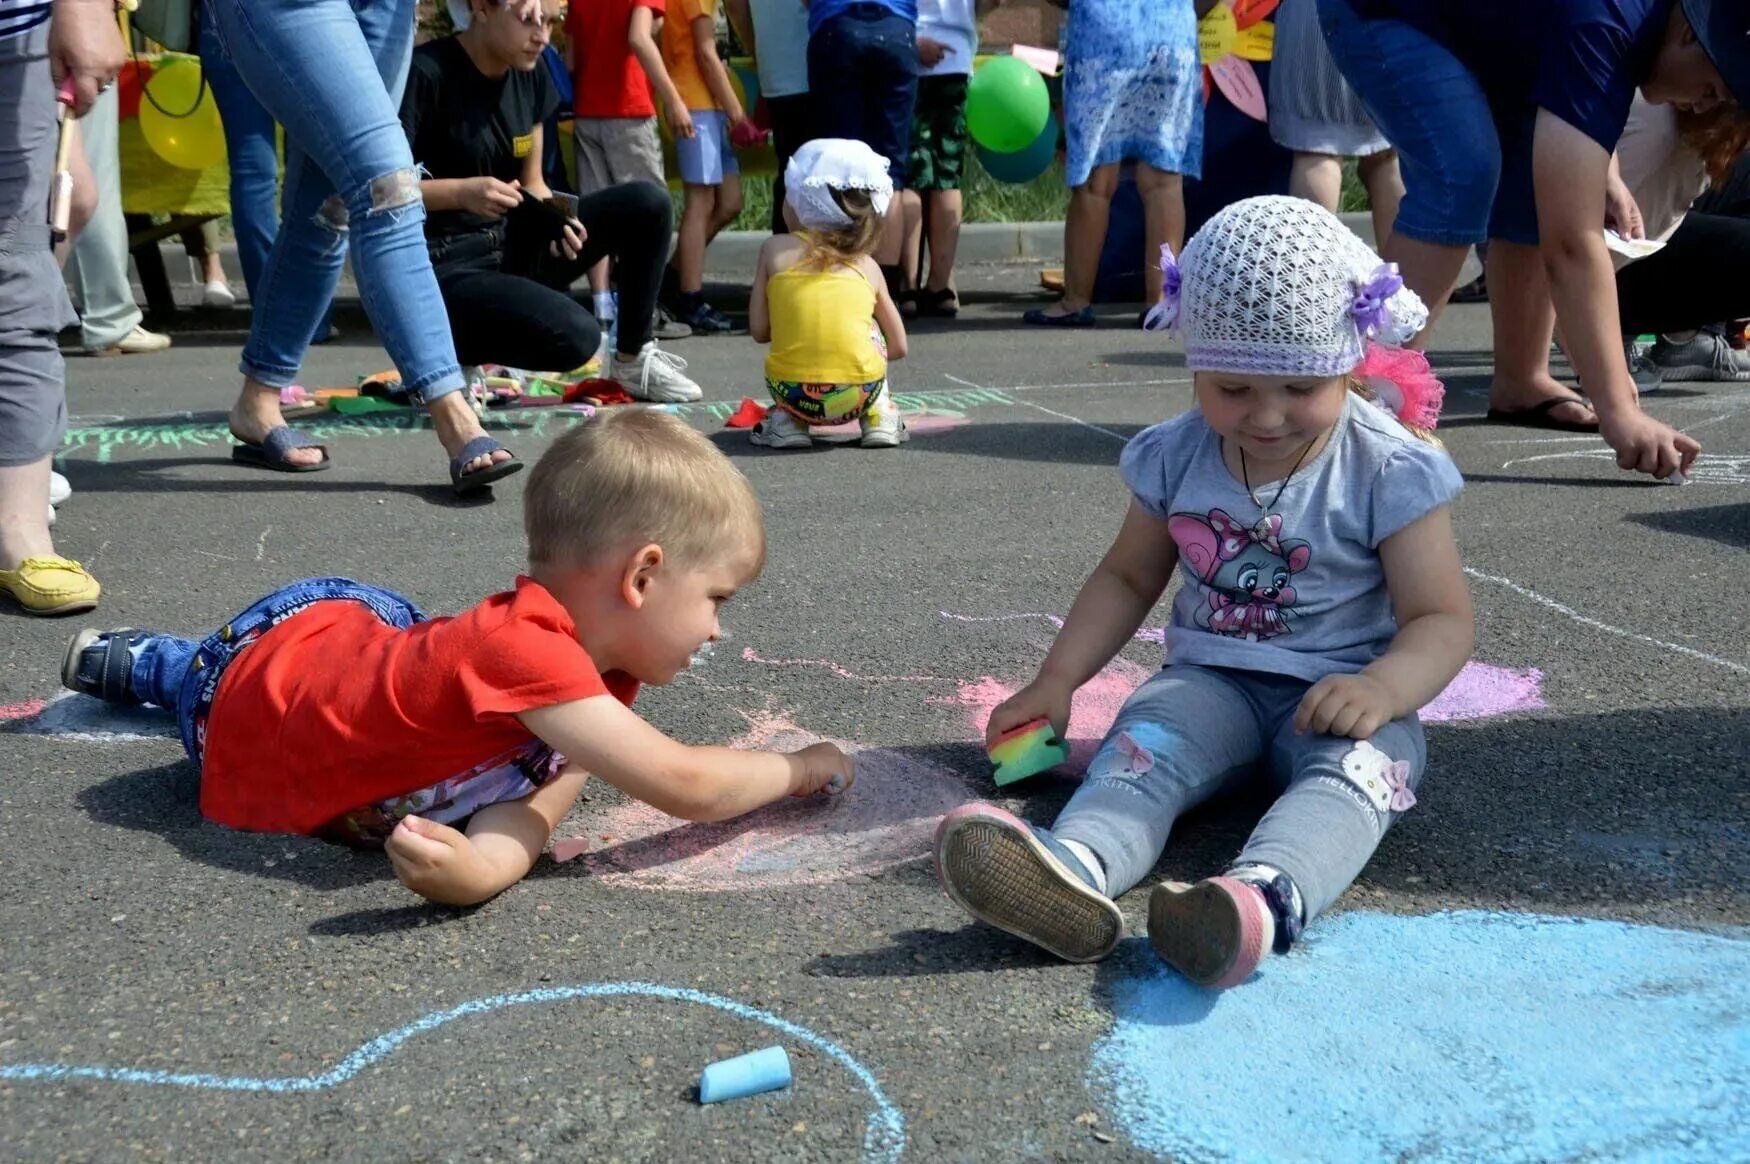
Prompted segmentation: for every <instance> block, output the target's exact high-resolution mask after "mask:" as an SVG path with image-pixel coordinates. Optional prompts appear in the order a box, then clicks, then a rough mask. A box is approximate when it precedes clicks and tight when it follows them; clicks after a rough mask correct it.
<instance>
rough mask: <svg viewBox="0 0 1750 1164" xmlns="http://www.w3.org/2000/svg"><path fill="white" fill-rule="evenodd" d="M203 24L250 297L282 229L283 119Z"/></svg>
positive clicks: (205, 68)
mask: <svg viewBox="0 0 1750 1164" xmlns="http://www.w3.org/2000/svg"><path fill="white" fill-rule="evenodd" d="M200 23H201V28H200V56H201V71H202V72H204V73H205V74H206V77H207V85H208V86H209V87H210V88H211V89H212V91H213V102H214V103H215V104H216V105H218V107H219V120H220V122H221V123H222V124H223V125H224V127H225V154H226V156H227V157H228V158H229V159H230V164H231V228H232V230H233V231H234V232H235V233H236V236H237V261H238V262H240V263H242V264H243V285H244V286H245V287H248V288H249V301H250V303H252V304H253V303H254V302H256V296H257V295H258V294H260V290H261V272H262V270H263V268H265V267H266V266H267V256H268V253H269V252H270V251H272V250H273V240H274V236H275V235H276V234H278V233H279V222H280V211H279V194H280V153H279V143H278V141H277V132H276V131H277V130H278V128H279V123H278V122H276V121H275V120H274V119H273V117H272V115H270V114H269V113H268V111H267V110H265V109H263V108H262V107H261V102H259V101H257V100H256V99H255V94H254V93H251V92H250V91H249V86H248V85H247V84H245V83H244V80H243V74H241V73H239V72H238V71H237V66H236V65H234V64H232V63H231V58H230V57H228V56H226V55H225V48H224V46H223V45H221V44H220V43H219V34H218V32H217V31H216V30H215V29H214V27H213V24H214V21H213V18H212V16H211V15H208V14H203V16H202V19H201V22H200ZM332 314H333V305H332V304H330V306H329V310H328V311H325V312H323V314H322V319H321V321H320V322H319V323H317V325H316V331H315V333H314V338H318V339H319V338H321V337H323V336H326V335H327V334H328V326H329V316H330V315H332Z"/></svg>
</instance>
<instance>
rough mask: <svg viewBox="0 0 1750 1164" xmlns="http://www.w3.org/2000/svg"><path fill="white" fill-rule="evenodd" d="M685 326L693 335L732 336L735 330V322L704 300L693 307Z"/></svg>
mask: <svg viewBox="0 0 1750 1164" xmlns="http://www.w3.org/2000/svg"><path fill="white" fill-rule="evenodd" d="M685 322H686V325H687V326H688V327H690V328H692V329H693V334H694V335H732V334H734V333H735V332H736V331H737V330H745V329H737V327H736V325H735V322H734V321H733V320H731V319H730V318H729V317H728V316H727V315H724V314H723V313H722V312H721V311H718V310H717V309H716V308H715V307H712V306H711V305H710V304H709V303H706V302H705V301H704V300H702V299H701V300H700V301H699V302H698V303H696V304H694V305H693V309H692V311H691V313H690V314H688V315H687V317H686V320H685Z"/></svg>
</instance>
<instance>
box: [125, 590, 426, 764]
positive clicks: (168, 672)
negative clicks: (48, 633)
mask: <svg viewBox="0 0 1750 1164" xmlns="http://www.w3.org/2000/svg"><path fill="white" fill-rule="evenodd" d="M336 600H345V601H352V602H362V603H364V604H365V605H366V606H368V607H370V609H371V611H372V613H374V614H375V615H376V616H377V617H378V618H380V619H382V620H383V621H384V622H386V623H388V624H389V625H390V626H394V627H402V628H406V627H410V626H412V625H413V624H414V623H416V622H423V621H425V614H424V613H423V612H422V611H421V610H420V609H419V608H418V607H417V606H415V605H413V603H412V602H409V601H408V600H407V599H405V598H403V597H401V595H399V594H396V593H395V592H394V591H392V590H384V589H382V588H380V587H377V586H367V585H365V584H364V583H362V582H354V581H353V580H352V579H350V578H308V579H305V580H304V581H302V582H293V583H292V584H291V585H289V586H282V587H280V589H278V590H276V591H274V592H273V593H272V594H269V595H268V596H267V597H265V598H263V599H260V600H259V601H257V602H256V603H255V604H254V605H252V606H250V607H249V609H247V610H245V611H244V612H243V613H242V614H239V615H238V616H237V617H236V618H234V619H232V620H231V621H230V622H228V623H226V624H225V625H224V626H223V627H221V628H220V629H219V630H218V631H216V632H214V633H213V634H210V635H208V636H207V637H206V638H205V639H203V640H202V641H200V642H198V643H197V642H195V641H194V640H192V639H184V638H178V637H177V636H175V635H152V636H151V637H149V638H146V639H142V640H141V641H139V642H137V643H135V644H134V645H133V648H132V655H133V669H132V671H131V672H130V673H129V678H130V681H131V682H132V684H133V688H134V694H135V695H137V696H139V697H140V698H141V699H142V700H144V701H145V702H147V703H151V704H156V705H157V706H159V707H162V708H164V709H166V710H168V711H173V712H175V713H176V726H177V730H178V731H179V732H180V734H181V736H182V746H183V749H184V750H185V751H187V752H188V757H189V759H191V760H193V761H194V762H195V765H196V766H197V767H198V766H199V765H200V762H201V755H202V753H203V751H204V750H205V743H206V735H207V732H206V725H207V716H208V714H209V713H210V712H211V711H212V707H213V696H214V695H215V694H216V693H217V691H218V687H219V680H220V679H221V678H222V677H223V676H224V674H225V668H226V667H228V666H229V665H230V663H231V660H232V659H233V658H235V657H236V655H237V653H238V652H239V651H241V650H242V649H243V648H244V647H247V646H248V645H250V644H251V643H253V642H254V641H255V640H256V639H258V638H260V637H261V636H262V635H264V634H266V633H267V631H268V630H269V629H271V628H272V627H273V626H275V625H276V624H278V623H280V622H283V621H284V620H286V619H288V618H290V617H291V616H292V615H294V614H297V613H298V612H299V611H302V610H305V609H307V608H308V607H310V606H311V605H312V604H313V603H317V602H331V601H336Z"/></svg>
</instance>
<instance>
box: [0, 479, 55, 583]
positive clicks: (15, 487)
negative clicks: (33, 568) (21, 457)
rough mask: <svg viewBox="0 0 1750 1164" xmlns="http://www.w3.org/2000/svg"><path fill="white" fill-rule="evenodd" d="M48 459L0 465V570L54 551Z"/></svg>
mask: <svg viewBox="0 0 1750 1164" xmlns="http://www.w3.org/2000/svg"><path fill="white" fill-rule="evenodd" d="M49 460H50V458H48V457H44V458H43V459H42V460H40V461H32V462H31V463H30V464H28V465H7V466H4V467H0V570H16V569H18V566H19V564H20V563H21V562H23V561H24V560H25V559H26V558H45V557H48V556H49V555H51V554H53V553H54V552H55V542H54V539H53V538H52V537H50V536H49Z"/></svg>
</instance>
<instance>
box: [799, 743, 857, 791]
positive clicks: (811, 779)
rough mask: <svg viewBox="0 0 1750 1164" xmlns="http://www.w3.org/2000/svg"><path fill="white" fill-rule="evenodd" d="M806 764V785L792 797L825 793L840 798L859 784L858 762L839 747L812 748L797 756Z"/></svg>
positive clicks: (804, 749) (825, 744)
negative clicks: (851, 787) (843, 793)
mask: <svg viewBox="0 0 1750 1164" xmlns="http://www.w3.org/2000/svg"><path fill="white" fill-rule="evenodd" d="M796 755H797V756H799V757H800V758H801V760H802V772H803V776H802V783H801V784H800V785H798V786H797V788H796V789H795V790H794V791H792V792H791V793H790V795H791V796H812V795H814V794H815V793H817V792H825V793H827V794H829V795H831V796H837V795H838V794H839V793H841V792H844V791H845V790H846V789H848V788H850V786H851V785H853V784H855V783H856V782H857V761H856V760H855V759H853V758H852V757H850V756H847V755H846V754H845V753H844V752H842V751H840V750H839V748H838V745H836V744H827V743H820V744H810V745H808V746H807V747H806V748H803V749H802V750H801V751H799V752H797V753H796Z"/></svg>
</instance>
